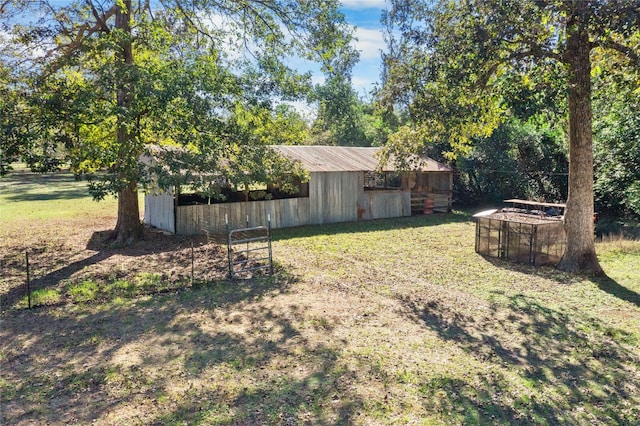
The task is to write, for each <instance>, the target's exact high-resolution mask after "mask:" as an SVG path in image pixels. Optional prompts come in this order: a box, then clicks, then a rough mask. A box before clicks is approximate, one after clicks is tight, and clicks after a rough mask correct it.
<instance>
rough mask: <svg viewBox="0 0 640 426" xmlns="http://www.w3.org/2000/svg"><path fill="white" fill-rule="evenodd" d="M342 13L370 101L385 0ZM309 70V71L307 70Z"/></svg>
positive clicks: (363, 0)
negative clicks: (352, 29) (350, 28)
mask: <svg viewBox="0 0 640 426" xmlns="http://www.w3.org/2000/svg"><path fill="white" fill-rule="evenodd" d="M50 1H51V3H53V4H54V5H64V4H67V3H69V1H70V0H50ZM341 3H342V7H341V11H342V13H344V15H345V17H346V20H347V22H348V23H349V24H351V25H354V26H355V27H356V31H355V37H356V38H357V39H358V40H357V41H356V45H355V47H356V49H357V50H358V51H359V52H360V62H359V63H358V64H357V65H356V66H355V67H354V69H353V74H352V83H353V87H354V89H355V90H356V92H357V93H358V95H359V96H360V97H362V98H365V99H368V98H369V97H370V93H371V91H372V90H373V89H374V87H375V85H376V83H378V82H379V81H380V74H381V59H380V55H381V51H382V50H384V49H385V45H384V41H383V38H382V33H381V29H382V25H381V24H380V17H381V12H382V10H383V9H385V8H386V6H387V5H386V0H342V1H341ZM295 62H297V63H296V64H292V65H294V67H297V68H302V69H299V71H307V70H309V71H311V72H312V73H313V77H314V78H313V81H314V82H315V83H322V82H323V80H324V78H323V76H322V73H321V72H320V70H319V66H318V65H317V64H310V63H306V64H305V63H304V62H302V61H301V62H298V61H295ZM305 68H307V69H305Z"/></svg>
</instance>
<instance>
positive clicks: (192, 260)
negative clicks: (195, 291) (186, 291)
mask: <svg viewBox="0 0 640 426" xmlns="http://www.w3.org/2000/svg"><path fill="white" fill-rule="evenodd" d="M193 263H194V259H193V241H191V287H193V273H194V271H193V269H194V268H193Z"/></svg>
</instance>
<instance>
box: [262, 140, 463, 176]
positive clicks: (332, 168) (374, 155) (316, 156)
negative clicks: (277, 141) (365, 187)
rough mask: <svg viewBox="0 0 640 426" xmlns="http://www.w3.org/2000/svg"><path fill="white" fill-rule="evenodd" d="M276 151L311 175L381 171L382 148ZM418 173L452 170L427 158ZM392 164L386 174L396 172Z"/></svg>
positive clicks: (313, 147)
mask: <svg viewBox="0 0 640 426" xmlns="http://www.w3.org/2000/svg"><path fill="white" fill-rule="evenodd" d="M273 148H274V149H276V150H277V151H279V152H280V153H282V154H283V155H284V156H286V157H287V158H289V159H291V160H297V161H300V163H301V164H302V166H303V167H304V168H305V170H307V171H308V172H367V171H374V170H376V169H377V168H378V163H379V161H380V160H379V158H378V151H380V148H379V147H372V148H365V147H350V146H321V145H274V146H273ZM421 163H422V164H421V166H420V167H419V168H418V170H421V171H423V172H451V171H452V170H451V168H450V167H448V166H446V165H444V164H442V163H439V162H437V161H435V160H433V159H431V158H428V157H423V158H422V161H421ZM395 170H396V167H395V166H394V164H393V163H392V162H389V163H388V164H386V165H385V166H384V167H383V168H382V171H385V172H391V171H395Z"/></svg>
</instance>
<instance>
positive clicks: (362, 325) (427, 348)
mask: <svg viewBox="0 0 640 426" xmlns="http://www.w3.org/2000/svg"><path fill="white" fill-rule="evenodd" d="M52 178H55V179H54V180H55V181H56V184H55V185H48V186H44V185H43V184H42V182H41V181H42V180H43V179H45V178H44V177H39V178H38V179H34V178H33V176H30V175H27V174H25V175H22V176H18V175H14V176H13V177H10V178H9V179H5V178H3V179H2V180H0V206H1V207H0V209H1V210H0V214H1V215H2V221H3V227H2V230H0V254H1V255H2V267H3V273H2V278H1V280H2V281H0V285H1V287H0V291H1V292H2V301H3V312H2V316H1V318H0V320H1V321H2V324H1V326H0V339H2V342H3V344H2V348H1V349H0V392H1V396H0V402H1V404H2V406H1V407H0V408H1V409H0V424H18V425H27V424H88V423H92V422H95V423H97V424H113V425H121V424H203V425H209V424H240V425H244V424H246V425H253V424H277V425H293V424H317V425H333V424H356V425H376V424H402V425H405V424H419V425H422V424H427V425H431V424H435V425H437V424H532V425H533V424H535V425H540V424H543V425H544V424H584V425H593V424H611V425H619V424H629V425H631V424H638V419H640V241H628V240H622V239H613V240H611V241H607V242H603V243H598V245H597V250H598V255H599V258H600V261H601V263H602V265H603V267H604V268H605V270H606V272H607V274H608V276H609V278H607V279H598V280H596V279H590V278H587V277H578V276H571V275H567V274H564V273H562V272H559V271H557V270H555V269H553V268H548V267H543V268H534V267H530V266H526V265H517V264H511V263H507V262H503V261H501V260H496V259H487V258H483V257H481V256H478V255H477V254H476V253H475V252H474V237H475V234H474V230H475V227H474V224H473V222H472V221H471V219H470V216H469V215H468V214H466V213H463V212H454V213H451V214H436V215H430V216H418V217H412V218H402V219H394V220H379V221H372V222H359V223H348V224H336V225H326V226H316V227H301V228H293V229H286V230H275V231H274V239H275V241H274V243H273V250H274V260H275V261H276V262H277V265H276V273H275V275H274V276H273V277H269V276H266V277H256V278H253V279H251V280H244V281H237V282H231V281H228V280H226V279H225V277H224V264H225V258H224V255H225V254H226V251H225V248H224V247H219V246H217V245H215V243H211V242H207V241H206V240H204V239H203V238H195V237H194V238H190V239H185V238H183V237H175V236H162V237H157V236H150V237H148V239H147V241H146V242H144V243H141V245H139V246H135V247H133V248H126V249H113V248H108V247H104V246H100V244H99V241H98V240H99V238H98V237H99V236H100V235H102V234H101V233H102V232H103V231H105V230H107V229H109V228H111V227H112V226H113V224H114V223H115V218H114V214H115V203H114V202H111V201H110V202H107V204H102V205H101V204H100V203H93V202H91V201H90V199H89V198H88V197H86V196H85V195H84V194H83V193H82V192H81V191H80V189H79V185H81V184H80V183H77V182H74V181H73V180H72V179H71V178H70V177H69V176H68V175H65V174H58V175H55V176H53V177H52ZM52 178H46V179H52ZM46 179H45V180H46ZM109 203H111V204H109ZM154 235H155V234H154ZM97 241H98V242H97ZM191 247H195V248H194V251H195V253H196V271H197V277H196V278H197V279H196V280H195V281H194V282H193V283H191V281H190V280H189V279H188V271H189V269H190V258H189V253H190V249H191ZM35 248H37V250H36V249H35ZM27 249H28V250H31V251H32V252H33V259H34V260H33V262H34V264H35V265H36V268H35V272H34V275H35V276H36V278H35V280H36V281H38V280H39V283H40V287H39V288H38V289H39V290H41V291H42V292H43V295H42V298H43V299H42V300H41V303H42V304H44V305H49V306H41V307H38V308H36V309H32V310H27V309H25V308H24V306H25V305H24V299H23V298H22V297H19V288H21V286H22V282H23V281H24V278H23V277H22V275H21V274H20V271H21V269H20V268H21V267H22V266H21V265H22V263H21V262H22V261H21V257H20V256H21V253H22V252H23V251H25V250H27ZM43 259H44V260H43ZM39 261H40V263H38V262H39ZM45 278H47V279H45ZM147 290H148V291H147ZM46 292H48V293H46ZM44 293H46V294H48V295H49V297H51V298H52V299H51V300H49V299H46V297H45V296H46V294H44ZM152 293H154V294H152Z"/></svg>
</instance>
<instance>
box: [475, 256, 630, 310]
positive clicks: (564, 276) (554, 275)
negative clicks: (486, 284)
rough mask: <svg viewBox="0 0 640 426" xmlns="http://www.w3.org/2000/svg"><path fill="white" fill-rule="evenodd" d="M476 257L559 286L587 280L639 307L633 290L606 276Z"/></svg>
mask: <svg viewBox="0 0 640 426" xmlns="http://www.w3.org/2000/svg"><path fill="white" fill-rule="evenodd" d="M478 256H480V257H482V258H483V259H484V260H485V261H486V262H488V263H490V264H492V265H493V266H495V267H497V268H501V269H508V270H510V271H515V272H520V273H523V274H526V275H534V276H538V277H543V278H545V279H549V280H553V281H556V282H558V283H559V284H566V285H571V284H575V283H578V282H581V281H584V280H585V279H587V280H590V281H591V282H593V283H595V284H597V285H598V288H600V290H602V291H604V292H606V293H609V294H610V295H612V296H615V297H617V298H618V299H620V300H623V301H625V302H629V303H631V304H633V305H635V306H638V307H640V294H638V293H637V292H635V291H633V290H630V289H628V288H627V287H625V286H623V285H621V284H620V283H618V282H617V281H616V280H614V279H613V278H610V277H608V276H604V277H591V276H582V275H577V274H570V273H567V272H563V271H560V270H559V269H557V268H554V267H552V266H532V265H527V264H522V263H515V262H510V261H507V260H502V259H496V258H494V257H488V256H481V255H478Z"/></svg>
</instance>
